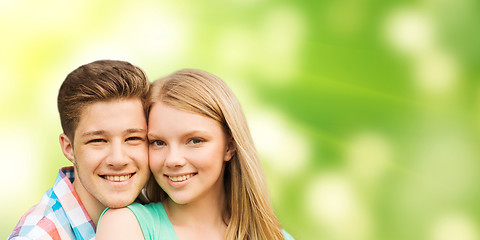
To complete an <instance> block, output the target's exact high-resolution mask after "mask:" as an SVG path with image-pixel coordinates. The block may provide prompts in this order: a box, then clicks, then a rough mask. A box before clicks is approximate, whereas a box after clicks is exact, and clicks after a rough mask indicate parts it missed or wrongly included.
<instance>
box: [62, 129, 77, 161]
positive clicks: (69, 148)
mask: <svg viewBox="0 0 480 240" xmlns="http://www.w3.org/2000/svg"><path fill="white" fill-rule="evenodd" d="M59 140H60V146H61V147H62V152H63V155H65V157H66V158H67V159H68V160H70V162H72V163H73V164H75V157H74V154H73V142H72V141H71V140H70V138H68V137H67V135H65V133H62V134H60V136H59Z"/></svg>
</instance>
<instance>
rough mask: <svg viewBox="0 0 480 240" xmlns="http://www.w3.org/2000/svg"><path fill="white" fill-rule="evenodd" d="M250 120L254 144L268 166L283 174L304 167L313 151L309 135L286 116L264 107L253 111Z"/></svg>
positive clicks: (290, 173) (292, 172) (286, 174)
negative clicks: (303, 132) (261, 109)
mask: <svg viewBox="0 0 480 240" xmlns="http://www.w3.org/2000/svg"><path fill="white" fill-rule="evenodd" d="M250 123H251V124H250V127H251V132H252V137H253V139H254V141H255V145H256V146H257V149H258V152H259V154H260V156H262V160H263V161H265V162H266V164H267V165H268V166H269V168H271V169H273V170H274V171H277V172H280V173H282V174H283V175H284V176H288V175H293V174H295V173H297V172H299V171H301V170H302V169H305V167H306V165H307V163H308V159H309V157H310V154H311V153H310V152H311V150H310V145H309V144H308V138H307V137H305V136H303V135H301V131H295V126H293V125H291V124H288V123H287V121H286V117H284V116H283V115H280V114H279V113H274V112H271V111H270V112H269V111H263V112H262V113H257V114H254V115H252V118H251V121H250Z"/></svg>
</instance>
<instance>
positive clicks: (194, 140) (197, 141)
mask: <svg viewBox="0 0 480 240" xmlns="http://www.w3.org/2000/svg"><path fill="white" fill-rule="evenodd" d="M202 142H203V139H200V138H192V139H190V141H188V143H191V144H199V143H202Z"/></svg>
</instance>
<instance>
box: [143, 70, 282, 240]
mask: <svg viewBox="0 0 480 240" xmlns="http://www.w3.org/2000/svg"><path fill="white" fill-rule="evenodd" d="M156 102H163V103H165V104H169V105H171V106H173V107H175V108H177V109H181V110H184V111H189V112H192V113H195V114H199V115H202V116H205V117H209V118H212V119H214V120H216V121H218V122H219V123H220V124H221V125H222V126H224V128H225V129H224V130H225V132H226V133H227V135H229V137H231V139H232V140H233V144H234V145H235V146H234V147H235V149H236V152H235V154H234V156H233V158H232V159H231V160H230V161H228V162H226V166H225V174H224V185H225V195H226V206H227V209H226V212H227V214H228V216H230V220H229V222H228V227H227V231H226V234H225V238H226V239H284V237H283V233H282V227H281V225H280V223H279V221H278V219H277V217H276V216H275V214H274V211H273V207H272V205H271V202H270V198H269V196H268V194H267V192H268V191H267V187H266V184H265V177H264V173H263V169H262V166H261V164H260V161H259V159H258V156H257V152H256V150H255V146H254V144H253V140H252V137H251V135H250V131H249V129H248V126H247V121H246V119H245V116H244V114H243V111H242V108H241V106H240V104H239V102H238V100H237V98H236V97H235V95H234V94H233V92H232V91H231V90H230V88H229V87H228V86H227V85H226V84H225V83H224V82H223V81H222V80H221V79H220V78H218V77H216V76H215V75H213V74H210V73H207V72H204V71H201V70H196V69H184V70H180V71H177V72H175V73H173V74H171V75H169V76H167V77H164V78H161V79H159V80H157V81H155V82H154V83H153V84H152V85H151V88H150V91H149V94H148V96H147V101H146V108H147V112H149V110H150V109H151V107H152V105H153V104H155V103H156ZM146 195H147V197H148V199H149V200H150V201H152V202H159V201H162V200H164V199H166V198H167V197H168V195H167V194H166V193H165V192H164V191H163V190H162V189H161V188H160V187H159V186H158V184H157V183H156V182H155V179H154V178H153V177H152V178H151V179H150V181H149V183H148V184H147V188H146Z"/></svg>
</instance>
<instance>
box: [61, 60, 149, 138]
mask: <svg viewBox="0 0 480 240" xmlns="http://www.w3.org/2000/svg"><path fill="white" fill-rule="evenodd" d="M149 86H150V82H149V81H148V79H147V76H146V75H145V73H144V72H143V70H142V69H140V68H139V67H137V66H134V65H132V64H131V63H128V62H125V61H117V60H99V61H95V62H91V63H88V64H85V65H82V66H80V67H78V68H77V69H75V70H74V71H73V72H71V73H70V74H68V76H67V77H66V78H65V80H64V81H63V83H62V86H61V87H60V90H59V92H58V98H57V104H58V112H59V113H60V121H61V124H62V129H63V132H64V133H65V134H66V135H67V137H68V138H70V140H71V141H72V142H73V139H74V137H75V136H74V133H75V129H76V128H77V125H78V122H79V119H80V114H81V112H82V110H83V108H85V106H87V105H89V104H92V103H95V102H98V101H109V100H114V99H130V98H139V99H140V100H141V101H142V103H145V98H146V96H147V93H148V88H149Z"/></svg>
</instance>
